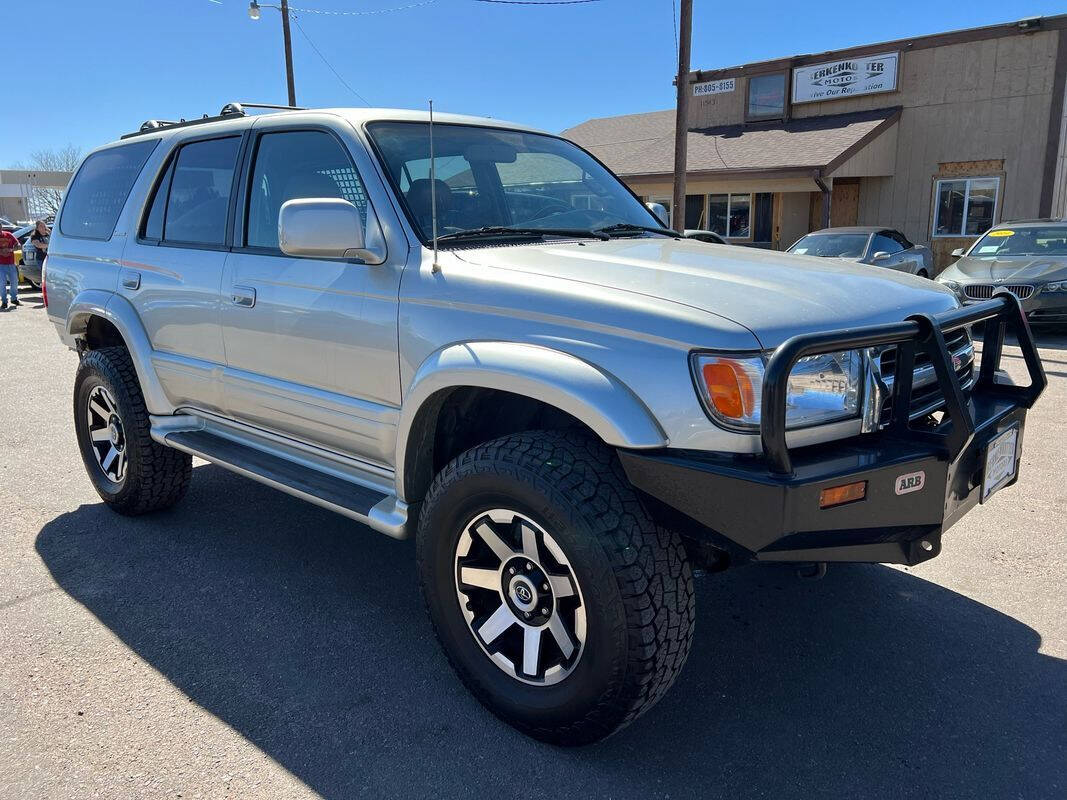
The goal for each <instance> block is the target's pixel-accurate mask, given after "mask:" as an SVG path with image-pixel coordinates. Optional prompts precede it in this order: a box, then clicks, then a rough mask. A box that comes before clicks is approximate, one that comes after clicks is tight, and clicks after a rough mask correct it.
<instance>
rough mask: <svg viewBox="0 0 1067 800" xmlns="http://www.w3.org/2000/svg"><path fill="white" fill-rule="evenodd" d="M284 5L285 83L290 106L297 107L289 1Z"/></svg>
mask: <svg viewBox="0 0 1067 800" xmlns="http://www.w3.org/2000/svg"><path fill="white" fill-rule="evenodd" d="M281 3H282V38H283V39H284V40H285V82H286V84H287V85H288V88H289V105H291V106H295V105H296V83H295V82H294V81H293V42H292V39H290V37H289V0H281Z"/></svg>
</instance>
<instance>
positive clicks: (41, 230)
mask: <svg viewBox="0 0 1067 800" xmlns="http://www.w3.org/2000/svg"><path fill="white" fill-rule="evenodd" d="M51 235H52V231H50V230H48V225H46V224H45V221H44V220H43V219H39V220H37V222H35V223H34V224H33V233H31V234H30V241H31V242H33V246H34V248H35V249H36V250H37V263H38V264H40V265H41V267H42V269H43V268H44V257H45V256H46V255H48V237H49V236H51Z"/></svg>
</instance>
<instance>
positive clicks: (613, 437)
mask: <svg viewBox="0 0 1067 800" xmlns="http://www.w3.org/2000/svg"><path fill="white" fill-rule="evenodd" d="M462 387H478V388H485V389H497V390H500V391H505V392H511V393H512V394H517V395H522V396H524V397H531V398H533V399H535V400H540V401H541V402H543V403H545V404H547V405H550V406H553V407H555V408H558V409H560V410H561V411H565V412H566V413H568V414H570V415H571V416H572V417H574V418H575V419H577V420H579V421H581V422H582V423H584V424H585V425H587V426H588V427H589V428H590V429H591V430H592V431H593V432H594V433H595V434H596V435H597V436H599V437H600V438H601V439H602V440H603V441H604V443H605V444H607V445H609V446H611V447H626V448H633V449H649V448H656V447H665V446H666V445H667V443H668V439H667V435H666V434H665V433H664V432H663V428H662V427H660V424H659V422H658V421H657V420H656V418H655V417H654V416H653V414H652V412H651V411H650V410H649V409H648V407H647V406H646V405H645V404H644V402H642V401H641V399H640V398H639V397H638V396H637V395H636V394H634V392H633V391H632V390H631V389H630V387H628V386H627V385H626V384H624V383H623V382H622V381H620V380H619V379H618V378H616V377H615V376H614V375H612V374H611V373H609V372H606V371H605V370H602V369H600V368H599V367H597V366H595V365H593V364H590V363H589V362H587V361H583V360H582V359H580V358H578V357H576V356H573V355H571V354H569V353H564V352H561V351H559V350H553V349H551V348H548V347H544V346H541V345H533V344H523V343H519V342H500V341H480V342H462V343H456V344H451V345H447V346H446V347H443V348H441V349H440V350H437V351H435V352H434V353H432V354H431V355H430V356H429V357H428V358H427V359H426V360H425V361H423V363H422V365H421V366H420V367H419V369H418V371H417V372H416V373H415V376H414V378H413V379H412V381H411V384H410V386H409V388H408V390H407V391H406V392H405V395H404V402H403V407H402V409H401V412H400V420H399V425H398V428H397V447H396V476H397V482H396V483H397V491H398V493H399V494H400V496H401V499H403V500H405V501H408V502H410V500H411V498H410V497H408V496H407V495H408V493H409V491H410V490H411V488H412V487H413V486H414V485H415V484H416V483H417V481H416V480H415V479H414V478H413V475H414V471H413V470H414V464H413V463H411V464H410V465H409V462H413V461H414V456H415V454H416V453H417V452H418V451H419V450H421V449H423V448H424V447H425V445H426V441H425V436H426V435H427V432H428V431H432V430H433V427H431V426H429V424H428V423H429V421H430V418H435V417H436V412H437V410H438V408H439V406H440V399H443V398H444V397H445V396H447V394H448V393H449V392H450V390H453V389H458V388H462ZM438 398H440V399H438ZM431 444H432V442H431ZM416 499H418V498H416Z"/></svg>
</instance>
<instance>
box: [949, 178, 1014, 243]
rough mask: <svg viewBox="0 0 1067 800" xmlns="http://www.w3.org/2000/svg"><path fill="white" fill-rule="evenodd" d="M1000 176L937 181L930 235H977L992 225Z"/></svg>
mask: <svg viewBox="0 0 1067 800" xmlns="http://www.w3.org/2000/svg"><path fill="white" fill-rule="evenodd" d="M999 193H1000V178H958V179H953V180H943V181H938V182H937V191H936V199H935V206H934V236H978V235H979V234H981V233H984V232H985V231H987V230H989V229H990V228H991V227H993V223H994V221H995V215H996V210H997V198H998V195H999Z"/></svg>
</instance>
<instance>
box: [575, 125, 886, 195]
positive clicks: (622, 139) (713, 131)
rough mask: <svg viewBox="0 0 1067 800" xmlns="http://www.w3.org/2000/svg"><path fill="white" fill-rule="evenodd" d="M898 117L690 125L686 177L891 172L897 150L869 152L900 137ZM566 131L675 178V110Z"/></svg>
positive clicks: (629, 169)
mask: <svg viewBox="0 0 1067 800" xmlns="http://www.w3.org/2000/svg"><path fill="white" fill-rule="evenodd" d="M899 118H900V108H884V109H877V110H873V111H858V112H853V113H850V114H835V115H830V116H820V117H811V118H806V119H792V120H789V121H788V122H784V123H782V122H779V123H768V124H747V125H723V126H719V127H715V128H704V129H699V130H691V131H689V137H688V139H689V142H688V148H689V155H688V169H687V175H688V176H690V177H705V176H706V177H708V178H713V179H730V180H761V179H762V180H766V179H779V180H781V179H798V178H811V177H812V176H815V175H818V176H820V177H834V176H835V173H837V174H838V175H840V174H847V175H848V176H849V177H857V176H860V175H889V174H892V170H893V163H892V161H893V158H894V157H895V147H887V146H878V147H871V148H870V149H869V151H868V146H869V145H872V143H874V142H875V140H876V139H878V138H879V137H880V136H881V135H882V134H883V133H885V132H886V131H888V130H889V129H893V133H894V134H895V127H894V126H895V123H896V121H897V120H898V119H899ZM563 135H564V136H566V137H567V138H569V139H571V140H572V141H574V142H577V143H578V144H580V145H581V146H582V147H585V148H586V149H587V150H589V151H590V152H591V153H593V154H594V155H595V156H597V158H599V159H600V160H601V161H603V162H604V163H605V164H607V165H608V166H609V167H611V169H612V170H613V171H614V172H616V173H617V174H618V175H620V176H622V177H624V178H656V177H669V176H670V175H671V173H672V172H673V170H674V111H655V112H652V113H650V114H631V115H628V116H622V117H608V118H604V119H594V120H590V121H589V122H584V123H582V124H581V125H578V126H576V127H574V128H571V129H569V130H567V131H564V133H563ZM812 188H815V187H814V186H813V187H812Z"/></svg>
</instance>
